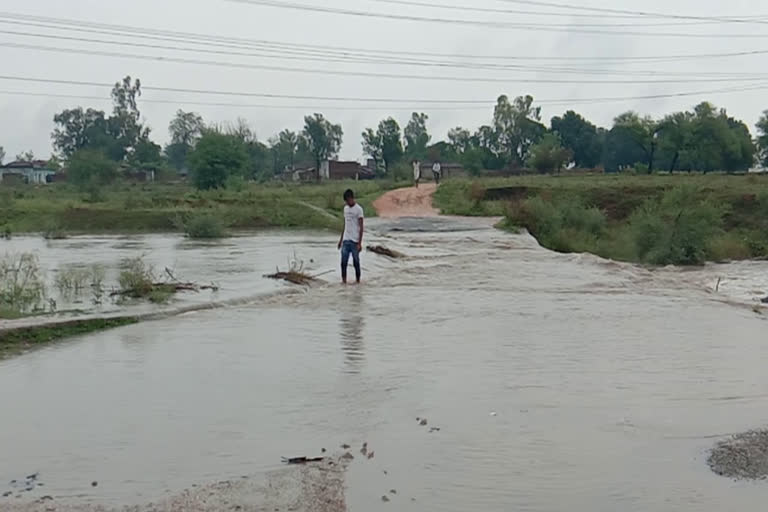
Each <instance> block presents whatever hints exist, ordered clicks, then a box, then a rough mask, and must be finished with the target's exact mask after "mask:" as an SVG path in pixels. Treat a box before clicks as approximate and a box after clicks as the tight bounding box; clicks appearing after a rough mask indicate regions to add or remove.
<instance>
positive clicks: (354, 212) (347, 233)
mask: <svg viewBox="0 0 768 512" xmlns="http://www.w3.org/2000/svg"><path fill="white" fill-rule="evenodd" d="M364 217H365V216H364V215H363V208H362V206H360V205H359V204H355V206H351V207H350V206H349V205H346V206H344V241H345V242H347V241H349V242H355V243H357V242H359V241H360V219H362V218H364Z"/></svg>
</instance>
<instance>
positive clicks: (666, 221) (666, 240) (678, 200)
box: [629, 187, 725, 265]
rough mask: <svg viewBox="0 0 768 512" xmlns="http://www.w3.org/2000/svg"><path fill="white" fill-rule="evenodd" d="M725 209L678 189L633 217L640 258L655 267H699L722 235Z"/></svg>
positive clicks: (686, 189) (634, 235) (646, 206)
mask: <svg viewBox="0 0 768 512" xmlns="http://www.w3.org/2000/svg"><path fill="white" fill-rule="evenodd" d="M724 214H725V211H724V210H723V208H720V207H717V206H715V205H714V204H713V203H711V202H710V201H709V200H706V199H701V198H700V197H699V196H698V195H697V192H696V190H694V189H692V188H690V187H677V188H674V189H670V190H668V191H667V192H665V193H664V195H663V196H662V198H661V200H652V201H649V202H647V203H646V204H645V205H644V206H643V207H641V208H640V209H638V210H637V211H636V212H635V213H633V214H632V215H631V216H630V219H629V227H630V230H631V232H632V233H633V238H634V240H635V245H636V247H637V252H638V256H639V257H640V258H641V260H642V261H645V262H647V263H652V264H655V265H670V264H672V265H698V264H701V263H704V262H705V261H706V258H707V254H708V250H709V245H710V242H711V240H712V239H713V238H714V237H715V236H716V235H719V234H721V233H722V226H723V216H724Z"/></svg>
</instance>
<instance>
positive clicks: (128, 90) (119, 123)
mask: <svg viewBox="0 0 768 512" xmlns="http://www.w3.org/2000/svg"><path fill="white" fill-rule="evenodd" d="M140 96H141V81H140V80H139V79H138V78H137V79H136V80H133V81H132V79H131V77H130V76H126V77H125V78H123V80H122V81H120V82H117V83H116V84H115V86H114V87H113V88H112V116H111V117H110V118H109V119H108V120H107V121H108V122H107V126H108V128H109V133H110V134H111V135H112V136H113V137H114V138H115V140H117V143H118V146H119V149H120V154H119V155H117V156H119V157H118V158H116V160H123V159H125V158H126V157H127V156H129V155H130V154H131V153H132V152H133V151H135V149H136V146H137V145H138V144H139V142H140V141H142V140H146V139H149V132H150V130H149V128H147V127H144V126H143V125H142V124H141V112H139V105H138V99H139V97H140Z"/></svg>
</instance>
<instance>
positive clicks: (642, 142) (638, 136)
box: [614, 111, 659, 174]
mask: <svg viewBox="0 0 768 512" xmlns="http://www.w3.org/2000/svg"><path fill="white" fill-rule="evenodd" d="M614 128H615V129H616V130H617V131H619V132H622V133H623V134H625V135H626V136H627V137H628V139H629V140H631V141H632V142H634V143H635V144H636V145H637V146H638V147H639V148H640V149H641V150H642V152H643V154H644V155H645V163H646V165H647V166H648V173H649V174H651V173H653V170H654V167H653V165H654V163H655V158H656V149H657V148H658V139H657V137H658V130H659V123H657V122H656V121H654V120H653V119H651V118H650V117H649V116H645V117H640V115H639V114H637V112H633V111H629V112H625V113H623V114H621V115H620V116H618V117H617V118H616V119H615V120H614Z"/></svg>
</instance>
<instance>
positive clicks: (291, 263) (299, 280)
mask: <svg viewBox="0 0 768 512" xmlns="http://www.w3.org/2000/svg"><path fill="white" fill-rule="evenodd" d="M264 277H266V278H267V279H277V280H282V281H286V282H289V283H292V284H298V285H302V286H308V285H310V284H312V283H314V282H315V281H317V277H315V276H311V275H309V274H307V273H306V272H304V262H303V261H302V260H299V259H297V258H296V255H295V254H294V255H293V258H292V259H291V258H289V259H288V270H287V271H282V270H280V268H279V267H278V268H276V269H275V273H274V274H267V275H265V276H264Z"/></svg>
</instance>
